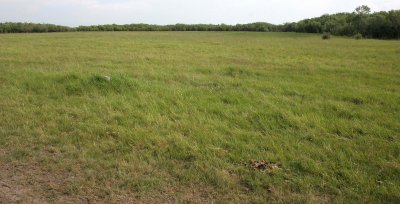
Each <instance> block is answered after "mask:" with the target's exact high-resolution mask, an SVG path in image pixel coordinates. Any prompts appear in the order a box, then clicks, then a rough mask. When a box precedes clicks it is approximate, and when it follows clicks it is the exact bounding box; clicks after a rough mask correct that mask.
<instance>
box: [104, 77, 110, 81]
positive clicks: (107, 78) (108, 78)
mask: <svg viewBox="0 0 400 204" xmlns="http://www.w3.org/2000/svg"><path fill="white" fill-rule="evenodd" d="M103 78H104V80H106V81H110V80H111V77H109V76H104V77H103Z"/></svg>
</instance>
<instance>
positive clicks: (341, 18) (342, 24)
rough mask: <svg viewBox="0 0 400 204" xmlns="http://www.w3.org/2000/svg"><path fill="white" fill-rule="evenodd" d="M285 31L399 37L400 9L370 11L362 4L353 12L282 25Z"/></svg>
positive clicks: (281, 27)
mask: <svg viewBox="0 0 400 204" xmlns="http://www.w3.org/2000/svg"><path fill="white" fill-rule="evenodd" d="M279 30H281V31H284V32H304V33H323V32H330V33H332V34H333V35H339V36H354V35H356V34H357V33H360V34H362V35H363V36H364V37H367V38H379V39H399V38H400V10H393V11H389V12H386V11H382V12H376V13H372V14H371V13H370V9H369V8H368V7H367V6H361V7H358V8H357V9H356V11H355V12H353V13H338V14H333V15H323V16H321V17H318V18H312V19H306V20H302V21H299V22H298V23H287V24H284V25H282V26H280V28H279Z"/></svg>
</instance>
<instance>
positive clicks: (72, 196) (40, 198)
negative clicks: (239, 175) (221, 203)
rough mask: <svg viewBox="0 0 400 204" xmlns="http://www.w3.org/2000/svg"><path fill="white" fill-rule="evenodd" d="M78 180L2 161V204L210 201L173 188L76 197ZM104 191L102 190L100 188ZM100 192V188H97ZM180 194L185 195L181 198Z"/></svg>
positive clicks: (92, 191) (93, 192)
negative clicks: (153, 192) (143, 193)
mask: <svg viewBox="0 0 400 204" xmlns="http://www.w3.org/2000/svg"><path fill="white" fill-rule="evenodd" d="M79 179H81V178H79V177H77V175H73V174H72V173H69V172H67V171H63V172H58V173H55V172H54V171H52V172H51V173H49V172H47V171H46V170H44V169H43V168H41V166H40V165H39V164H24V163H19V162H10V163H4V162H2V161H0V204H9V203H30V204H31V203H32V204H46V203H63V204H64V203H73V204H85V203H158V202H163V203H176V202H183V203H187V202H190V203H205V202H207V201H208V200H209V199H210V198H208V199H207V196H206V195H204V194H202V193H204V192H198V191H196V190H193V191H190V190H188V189H186V190H184V189H174V188H172V189H170V190H171V192H161V193H159V194H156V195H150V196H145V197H142V196H139V197H138V196H135V195H134V194H132V193H129V192H125V193H123V194H115V195H113V196H111V197H107V198H104V197H103V198H101V197H98V196H97V195H96V189H86V190H83V192H81V193H80V195H77V194H76V193H74V190H76V189H73V188H71V186H73V185H71V184H73V183H77V182H79ZM99 188H101V187H99ZM97 190H98V189H97ZM177 192H182V194H181V196H179V198H177V197H176V193H177Z"/></svg>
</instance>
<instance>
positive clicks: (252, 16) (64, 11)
mask: <svg viewBox="0 0 400 204" xmlns="http://www.w3.org/2000/svg"><path fill="white" fill-rule="evenodd" d="M364 4H366V5H369V6H370V7H371V8H372V9H373V10H374V11H379V10H390V9H400V1H399V0H386V1H382V0H381V1H379V0H347V1H345V0H336V1H334V0H325V1H321V0H303V1H300V0H218V1H217V0H114V1H113V0H0V21H24V22H38V23H44V22H46V23H47V22H48V23H55V24H63V25H70V26H76V25H90V24H105V23H118V24H124V23H153V24H174V23H214V24H216V23H226V24H236V23H249V22H256V21H263V22H271V23H283V22H290V21H298V20H301V19H303V18H309V17H314V16H319V15H321V14H324V13H336V12H342V11H346V12H350V11H353V10H354V8H355V7H357V6H359V5H364Z"/></svg>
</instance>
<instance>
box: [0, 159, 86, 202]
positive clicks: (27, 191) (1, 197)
mask: <svg viewBox="0 0 400 204" xmlns="http://www.w3.org/2000/svg"><path fill="white" fill-rule="evenodd" d="M74 180H75V178H74V177H73V176H69V175H68V174H67V175H65V174H54V173H51V174H50V173H48V172H46V171H44V170H43V169H41V168H39V167H38V165H35V164H21V163H2V164H1V165H0V203H1V204H2V203H89V199H87V198H85V197H80V196H78V195H72V194H71V193H72V192H71V190H69V189H68V188H69V186H70V183H72V182H74Z"/></svg>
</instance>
